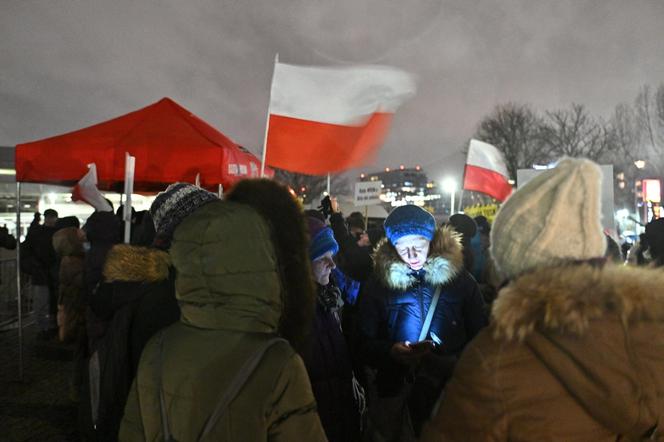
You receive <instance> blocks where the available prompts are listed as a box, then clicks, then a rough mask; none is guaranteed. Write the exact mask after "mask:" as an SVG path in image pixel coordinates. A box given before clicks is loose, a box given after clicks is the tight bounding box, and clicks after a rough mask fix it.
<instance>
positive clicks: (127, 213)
mask: <svg viewBox="0 0 664 442" xmlns="http://www.w3.org/2000/svg"><path fill="white" fill-rule="evenodd" d="M135 168H136V157H132V156H131V155H129V152H125V183H124V194H125V200H124V222H125V228H124V242H125V244H129V243H130V242H131V194H132V193H134V170H135Z"/></svg>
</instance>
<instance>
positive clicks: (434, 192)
mask: <svg viewBox="0 0 664 442" xmlns="http://www.w3.org/2000/svg"><path fill="white" fill-rule="evenodd" d="M360 181H381V182H382V193H381V196H380V199H381V200H382V201H383V206H384V207H385V209H386V210H387V211H388V212H389V211H390V210H392V209H393V208H394V207H398V206H403V205H406V204H414V205H417V206H420V207H423V208H425V209H426V210H428V211H430V212H432V213H434V214H437V215H443V214H449V210H450V207H449V203H447V202H446V201H443V198H441V193H440V190H439V185H438V184H437V183H436V182H434V181H431V180H429V178H428V177H427V175H426V173H425V172H424V170H422V168H421V167H420V166H415V167H409V168H407V167H405V166H404V165H401V166H399V167H398V168H396V169H391V168H389V167H386V168H385V170H384V171H381V172H374V173H363V174H361V175H360Z"/></svg>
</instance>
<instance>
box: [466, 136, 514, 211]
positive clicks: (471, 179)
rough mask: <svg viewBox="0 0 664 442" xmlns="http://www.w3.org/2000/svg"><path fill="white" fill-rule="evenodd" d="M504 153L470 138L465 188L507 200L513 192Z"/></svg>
mask: <svg viewBox="0 0 664 442" xmlns="http://www.w3.org/2000/svg"><path fill="white" fill-rule="evenodd" d="M508 177H509V174H508V173H507V166H505V160H504V159H503V155H502V154H501V153H500V151H499V150H498V149H496V148H495V147H494V146H492V145H491V144H488V143H484V142H482V141H478V140H470V147H469V148H468V158H467V159H466V168H465V172H464V178H463V188H464V189H466V190H474V191H476V192H482V193H486V194H487V195H489V196H491V197H493V198H495V199H497V200H498V201H505V199H506V198H507V197H508V196H509V195H510V194H511V193H512V185H511V184H510V183H509V181H508V179H509V178H508Z"/></svg>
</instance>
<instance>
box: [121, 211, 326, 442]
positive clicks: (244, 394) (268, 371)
mask: <svg viewBox="0 0 664 442" xmlns="http://www.w3.org/2000/svg"><path fill="white" fill-rule="evenodd" d="M287 219H288V218H287ZM293 224H294V223H293V222H291V223H290V227H291V229H292V228H293ZM300 226H301V228H303V223H300ZM283 228H287V227H286V226H283ZM272 237H273V236H272V232H271V230H270V228H269V226H268V224H267V222H266V221H265V220H264V219H263V218H262V217H261V216H260V215H258V213H257V212H256V211H255V210H254V209H252V208H250V207H248V206H245V205H241V204H237V203H233V202H229V201H220V202H214V203H209V204H206V205H205V206H203V207H201V208H199V209H197V210H196V211H195V212H194V213H193V214H191V215H189V216H188V217H187V218H186V219H185V220H184V221H183V222H182V223H181V224H180V225H179V226H178V227H177V229H176V230H175V233H174V236H173V242H172V246H171V248H170V251H169V253H170V256H171V259H172V260H173V266H174V267H175V269H176V279H175V286H176V293H177V299H178V301H179V302H180V306H181V316H180V320H179V321H177V322H176V323H175V324H173V325H171V326H169V327H166V328H165V329H164V330H163V333H161V332H160V334H159V335H158V336H159V337H157V336H155V337H153V338H152V339H151V340H150V341H149V342H148V344H147V345H146V346H145V349H144V350H143V354H142V356H141V361H140V364H139V368H138V372H137V375H136V379H135V380H134V383H133V385H132V388H131V391H130V394H129V397H128V399H127V405H126V407H125V413H124V417H123V419H122V424H121V427H120V439H121V440H123V441H157V440H164V431H163V428H164V427H163V425H162V417H161V413H160V392H163V397H164V404H165V413H166V414H167V416H168V422H169V428H170V432H171V434H172V436H173V438H174V439H176V440H180V441H192V440H196V438H197V437H198V436H199V435H200V434H201V432H202V429H203V428H204V426H205V422H206V421H207V419H208V417H210V416H211V415H212V413H213V411H214V410H215V408H216V407H217V405H218V404H219V401H220V398H221V397H222V395H223V394H224V393H225V392H226V391H227V390H228V388H229V386H230V385H231V383H232V381H233V380H234V379H235V378H236V376H237V375H238V371H239V370H240V369H241V368H242V365H243V364H244V363H245V362H246V361H247V360H249V358H250V357H251V356H253V355H254V354H255V353H256V351H257V350H258V349H259V348H260V347H261V345H262V344H264V343H265V342H267V341H269V340H270V339H271V338H272V337H274V336H275V334H276V333H277V332H278V330H279V327H280V321H281V319H282V317H283V316H282V315H283V312H284V311H285V308H286V304H287V303H290V302H291V300H292V301H296V300H297V299H298V297H302V296H306V295H310V294H311V293H294V292H291V291H290V290H288V288H289V287H290V286H289V285H288V284H289V282H288V281H282V280H281V278H280V274H281V273H282V272H283V269H284V268H292V266H291V265H292V264H293V262H283V261H282V262H277V259H276V253H275V249H274V247H273V244H272ZM298 237H299V239H300V241H301V243H300V244H299V248H298V249H299V251H300V253H299V254H298V256H289V257H288V258H289V259H291V260H294V261H295V262H294V263H299V262H301V260H302V259H303V258H304V256H305V255H306V253H305V250H306V247H305V244H304V242H305V238H306V237H305V235H304V232H301V233H300V234H299V235H298ZM305 269H306V271H307V272H309V271H310V269H308V268H306V267H305ZM300 276H301V277H303V278H306V277H307V276H308V275H307V273H305V272H302V273H301V274H300ZM291 296H292V297H293V298H291V299H289V298H290V297H291ZM295 305H296V306H297V304H295ZM281 326H283V324H281ZM208 440H215V441H231V440H233V441H267V440H269V441H274V442H279V441H303V442H304V441H311V442H316V441H323V440H326V438H325V435H324V432H323V429H322V426H321V424H320V419H319V418H318V415H317V414H316V404H315V400H314V397H313V394H312V392H311V386H310V384H309V379H308V377H307V373H306V369H305V367H304V364H303V362H302V359H301V358H300V357H299V356H298V355H297V354H296V353H295V352H294V350H293V349H292V348H291V347H290V346H289V345H288V343H286V342H280V343H278V344H276V345H274V346H273V347H271V348H270V349H269V350H267V351H266V353H265V354H264V356H263V357H262V359H261V360H260V363H259V364H258V365H257V366H256V368H255V370H254V371H253V373H252V375H251V376H250V377H249V378H248V380H247V382H246V383H245V384H244V385H243V386H242V388H241V389H240V390H239V392H238V394H237V396H235V398H234V399H233V400H232V401H231V402H230V404H229V406H228V409H227V410H226V414H225V415H224V416H223V417H222V418H221V419H220V420H219V421H218V422H217V423H216V425H215V426H214V428H213V430H212V432H211V433H210V435H209V439H208Z"/></svg>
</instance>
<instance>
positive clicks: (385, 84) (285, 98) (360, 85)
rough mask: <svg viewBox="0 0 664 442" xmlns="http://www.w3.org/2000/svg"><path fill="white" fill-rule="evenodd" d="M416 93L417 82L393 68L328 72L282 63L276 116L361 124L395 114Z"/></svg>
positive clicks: (275, 87) (277, 71) (274, 97)
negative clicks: (380, 114)
mask: <svg viewBox="0 0 664 442" xmlns="http://www.w3.org/2000/svg"><path fill="white" fill-rule="evenodd" d="M414 94H415V80H414V78H413V77H412V76H411V75H410V74H408V73H406V72H404V71H401V70H399V69H395V68H391V67H386V66H353V67H344V68H328V67H313V66H294V65H289V64H284V63H276V65H275V67H274V78H273V80H272V92H271V99H270V114H272V115H281V116H285V117H291V118H298V119H301V120H309V121H318V122H321V123H328V124H338V125H346V126H348V125H359V124H362V123H364V122H365V121H366V119H367V117H369V116H370V115H371V114H373V113H374V112H390V113H393V112H394V111H395V110H396V108H397V107H398V106H399V105H400V104H401V103H403V102H404V101H405V100H406V99H408V98H410V97H411V96H413V95H414Z"/></svg>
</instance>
